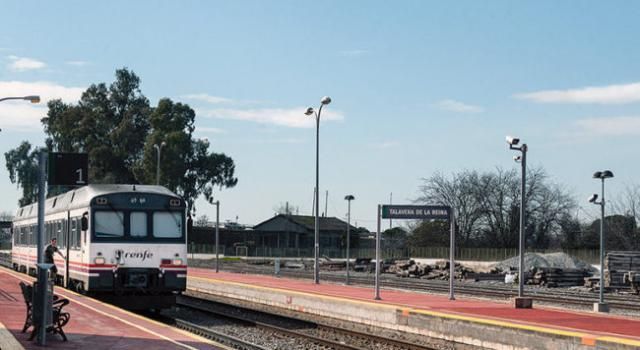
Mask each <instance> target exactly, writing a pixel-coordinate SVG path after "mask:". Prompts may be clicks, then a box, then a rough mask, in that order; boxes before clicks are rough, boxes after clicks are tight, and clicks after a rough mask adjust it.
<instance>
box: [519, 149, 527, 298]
mask: <svg viewBox="0 0 640 350" xmlns="http://www.w3.org/2000/svg"><path fill="white" fill-rule="evenodd" d="M520 150H521V151H522V160H521V162H522V180H521V182H520V239H519V245H518V247H519V248H518V251H519V255H520V256H519V258H518V260H519V264H518V265H519V267H518V270H519V271H518V274H519V276H518V297H520V298H522V297H523V296H524V267H525V266H524V225H525V210H524V209H525V195H526V189H525V187H526V183H527V144H523V145H522V147H520Z"/></svg>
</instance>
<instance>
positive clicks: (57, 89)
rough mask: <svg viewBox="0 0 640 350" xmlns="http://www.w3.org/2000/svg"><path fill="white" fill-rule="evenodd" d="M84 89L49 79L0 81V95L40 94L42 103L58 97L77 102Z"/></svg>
mask: <svg viewBox="0 0 640 350" xmlns="http://www.w3.org/2000/svg"><path fill="white" fill-rule="evenodd" d="M84 90H85V88H81V87H66V86H62V85H58V84H56V83H52V82H48V81H36V82H23V81H0V96H3V97H6V96H28V95H39V96H40V100H41V102H40V103H41V104H46V103H47V102H48V101H50V100H53V99H57V98H59V99H61V100H62V101H64V102H67V103H72V102H77V101H78V100H79V99H80V96H82V93H83V92H84ZM21 103H24V102H21Z"/></svg>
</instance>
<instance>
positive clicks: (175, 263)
mask: <svg viewBox="0 0 640 350" xmlns="http://www.w3.org/2000/svg"><path fill="white" fill-rule="evenodd" d="M171 263H172V264H174V265H182V259H173V261H172V262H171Z"/></svg>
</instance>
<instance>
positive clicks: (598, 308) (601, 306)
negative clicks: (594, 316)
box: [589, 170, 613, 312]
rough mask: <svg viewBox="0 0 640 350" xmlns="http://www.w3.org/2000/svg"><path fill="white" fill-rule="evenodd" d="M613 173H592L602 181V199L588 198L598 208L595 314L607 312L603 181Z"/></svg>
mask: <svg viewBox="0 0 640 350" xmlns="http://www.w3.org/2000/svg"><path fill="white" fill-rule="evenodd" d="M612 177H613V173H612V172H611V170H604V171H596V172H595V173H593V178H594V179H600V180H601V181H602V198H601V199H600V201H599V202H598V200H597V199H598V195H597V194H593V195H592V196H591V197H590V198H589V202H591V203H593V204H597V205H599V206H600V293H599V294H600V295H599V300H598V302H597V303H594V304H593V311H595V312H609V305H608V304H606V303H605V302H604V250H605V244H604V204H605V201H604V180H605V179H608V178H612Z"/></svg>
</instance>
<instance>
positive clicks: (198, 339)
mask: <svg viewBox="0 0 640 350" xmlns="http://www.w3.org/2000/svg"><path fill="white" fill-rule="evenodd" d="M0 269H2V270H5V272H7V273H8V274H9V275H12V276H13V277H15V278H17V279H20V280H22V281H24V282H32V281H30V280H28V279H25V278H24V277H23V276H20V275H16V274H15V273H14V271H12V270H9V269H6V268H4V267H0ZM62 292H63V293H69V294H71V295H74V296H77V297H83V298H87V297H86V296H84V295H81V294H78V293H76V292H74V291H71V290H68V289H64V290H62ZM91 300H92V301H93V302H95V303H98V304H100V305H103V306H106V307H109V308H112V309H114V310H117V311H120V312H123V313H125V314H128V315H130V316H133V317H136V318H138V319H141V320H144V321H147V322H149V323H153V324H156V325H158V326H162V327H166V328H169V329H171V330H172V331H178V332H179V333H181V334H184V335H187V336H189V337H191V338H193V339H194V340H197V341H199V342H203V343H206V344H209V345H214V346H217V347H221V348H224V349H228V347H226V346H224V345H223V344H219V343H216V342H213V341H211V340H209V339H206V338H204V337H200V336H198V335H195V334H192V333H190V332H187V331H184V330H182V329H178V328H174V327H170V326H167V325H165V324H163V323H160V322H158V321H155V320H152V319H149V318H146V317H143V316H140V315H137V314H134V313H132V312H130V311H127V310H124V309H121V308H118V307H115V306H113V305H110V304H107V303H103V302H101V301H99V300H96V299H91ZM72 302H74V303H77V304H78V305H81V306H84V307H86V308H87V309H90V310H92V311H95V312H97V313H99V314H101V315H104V316H107V317H110V318H113V319H115V320H118V321H120V322H123V323H125V324H127V325H130V326H133V327H135V328H138V329H140V330H142V331H144V332H147V333H149V334H152V335H154V336H156V337H159V338H161V339H164V340H167V341H169V342H170V343H173V344H175V345H178V346H181V347H183V348H185V349H189V350H197V348H194V347H192V346H191V345H188V344H183V343H180V342H178V341H176V340H173V339H171V338H169V337H167V336H164V335H162V334H159V333H157V332H154V331H152V330H150V329H148V328H145V327H143V326H140V325H138V324H135V323H133V322H129V321H127V320H125V319H122V318H120V317H118V316H115V315H112V314H109V313H106V312H104V311H100V310H98V309H96V308H94V307H92V306H89V305H87V304H85V303H83V302H80V301H78V300H72ZM0 349H2V350H4V348H0Z"/></svg>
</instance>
